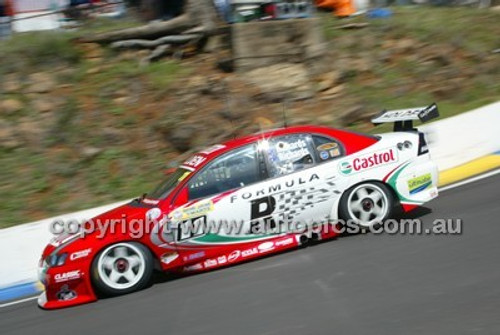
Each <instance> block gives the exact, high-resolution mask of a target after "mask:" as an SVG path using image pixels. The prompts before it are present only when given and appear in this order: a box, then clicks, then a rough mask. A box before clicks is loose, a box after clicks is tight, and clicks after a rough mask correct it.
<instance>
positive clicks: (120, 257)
mask: <svg viewBox="0 0 500 335" xmlns="http://www.w3.org/2000/svg"><path fill="white" fill-rule="evenodd" d="M153 267H154V262H153V256H152V255H151V252H150V251H149V250H148V249H147V248H146V247H145V246H143V245H142V244H139V243H135V242H122V243H117V244H113V245H111V246H108V247H107V248H106V249H104V250H103V251H101V252H100V253H99V254H98V255H97V257H96V258H95V259H94V261H93V262H92V279H93V283H94V285H95V286H96V288H97V289H98V290H99V291H100V292H102V293H104V294H106V295H120V294H126V293H130V292H134V291H137V290H140V289H142V288H144V287H145V286H147V285H148V284H149V282H150V280H151V276H152V274H153Z"/></svg>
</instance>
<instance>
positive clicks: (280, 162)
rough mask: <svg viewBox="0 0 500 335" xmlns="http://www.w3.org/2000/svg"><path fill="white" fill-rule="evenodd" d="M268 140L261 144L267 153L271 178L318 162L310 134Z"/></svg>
mask: <svg viewBox="0 0 500 335" xmlns="http://www.w3.org/2000/svg"><path fill="white" fill-rule="evenodd" d="M266 142H267V143H265V144H264V145H262V143H261V146H262V147H263V148H264V151H265V152H266V154H267V159H268V162H269V167H268V173H269V177H271V178H273V177H277V176H282V175H286V174H289V173H292V172H295V171H299V170H302V169H307V168H309V167H312V166H314V164H315V163H316V162H315V155H314V151H313V148H312V145H311V139H310V135H308V134H293V135H285V136H280V137H275V138H272V139H270V140H267V141H266Z"/></svg>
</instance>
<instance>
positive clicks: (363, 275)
mask: <svg viewBox="0 0 500 335" xmlns="http://www.w3.org/2000/svg"><path fill="white" fill-rule="evenodd" d="M499 195H500V175H496V176H494V177H490V178H486V179H483V180H480V181H478V182H475V183H472V184H468V185H465V186H461V187H459V188H455V189H452V190H449V191H446V192H443V193H442V194H441V196H440V197H439V198H438V199H436V200H434V201H433V202H431V203H429V204H428V208H429V209H430V210H427V211H425V210H424V211H421V212H420V214H421V215H422V216H421V217H420V218H421V219H422V220H423V221H424V225H425V226H426V227H430V226H431V225H432V222H433V220H434V219H437V218H461V219H462V220H463V233H462V234H461V235H454V236H444V235H432V236H415V235H413V236H409V235H387V234H385V235H370V234H369V235H357V236H349V237H343V238H339V239H337V240H334V241H331V242H327V243H323V244H319V245H316V246H312V247H308V248H305V249H300V250H296V251H291V252H288V253H285V254H281V255H276V256H272V257H268V258H265V259H261V260H256V261H253V262H251V263H246V264H241V265H237V266H234V267H230V268H226V269H221V270H217V271H213V272H208V273H203V274H199V275H193V276H189V277H183V278H179V279H175V280H166V281H163V282H159V283H156V284H155V285H153V286H152V287H150V288H148V289H146V290H143V291H141V292H137V293H134V294H130V295H127V296H122V297H118V298H111V299H104V300H100V301H98V302H96V303H92V304H87V305H82V306H78V307H73V308H69V309H63V310H56V311H43V310H40V309H39V308H37V306H36V302H35V301H30V302H25V303H21V304H18V305H15V306H10V307H6V308H2V309H1V310H0V334H2V335H7V334H25V335H28V334H37V335H38V334H57V335H59V334H71V335H76V334H86V335H88V334H384V335H388V334H398V335H401V334H500V260H499V258H500V243H499V236H500V206H499V200H500V197H499Z"/></svg>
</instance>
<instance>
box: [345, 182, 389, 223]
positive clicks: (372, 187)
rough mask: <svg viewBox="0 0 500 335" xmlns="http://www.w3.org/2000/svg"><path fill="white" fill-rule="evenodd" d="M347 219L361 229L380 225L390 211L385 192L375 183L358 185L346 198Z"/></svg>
mask: <svg viewBox="0 0 500 335" xmlns="http://www.w3.org/2000/svg"><path fill="white" fill-rule="evenodd" d="M346 205H347V212H348V214H349V217H350V218H351V219H352V220H354V221H355V222H356V223H357V224H358V225H359V226H361V227H371V226H373V225H375V224H378V223H382V222H383V220H385V219H386V218H387V216H388V213H389V212H390V210H391V206H392V203H391V201H390V199H389V196H388V194H387V191H386V190H385V189H382V187H380V186H378V185H377V184H375V183H365V184H360V185H358V186H356V187H355V188H353V189H352V190H351V191H350V192H349V194H348V196H347V203H346Z"/></svg>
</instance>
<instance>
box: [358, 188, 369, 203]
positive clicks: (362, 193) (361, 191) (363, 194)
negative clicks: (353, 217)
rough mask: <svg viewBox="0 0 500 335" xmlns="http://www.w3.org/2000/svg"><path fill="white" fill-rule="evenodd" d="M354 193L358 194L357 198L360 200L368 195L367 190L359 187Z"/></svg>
mask: <svg viewBox="0 0 500 335" xmlns="http://www.w3.org/2000/svg"><path fill="white" fill-rule="evenodd" d="M356 195H357V196H358V199H359V200H362V199H364V198H366V197H367V196H368V191H367V190H366V188H360V189H359V190H358V191H357V192H356Z"/></svg>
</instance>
